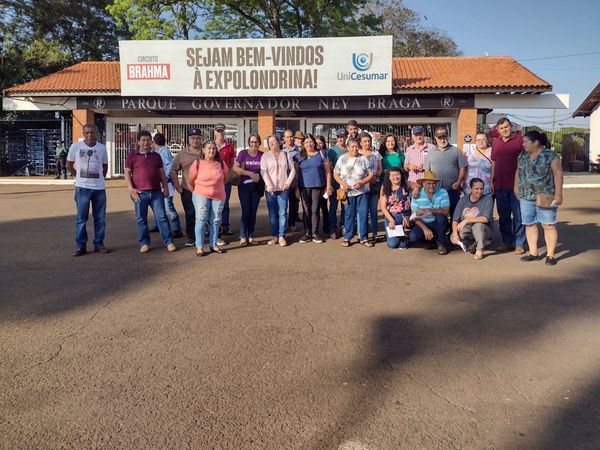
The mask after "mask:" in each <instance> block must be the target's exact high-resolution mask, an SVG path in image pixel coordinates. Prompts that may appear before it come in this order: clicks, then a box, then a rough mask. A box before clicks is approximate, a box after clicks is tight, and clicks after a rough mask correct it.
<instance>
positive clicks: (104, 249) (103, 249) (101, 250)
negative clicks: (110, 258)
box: [94, 245, 110, 254]
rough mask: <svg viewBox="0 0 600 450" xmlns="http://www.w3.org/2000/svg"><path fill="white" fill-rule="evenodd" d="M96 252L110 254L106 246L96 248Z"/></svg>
mask: <svg viewBox="0 0 600 450" xmlns="http://www.w3.org/2000/svg"><path fill="white" fill-rule="evenodd" d="M94 252H96V253H104V254H106V253H110V250H109V249H107V248H106V247H105V246H104V245H99V246H98V247H94Z"/></svg>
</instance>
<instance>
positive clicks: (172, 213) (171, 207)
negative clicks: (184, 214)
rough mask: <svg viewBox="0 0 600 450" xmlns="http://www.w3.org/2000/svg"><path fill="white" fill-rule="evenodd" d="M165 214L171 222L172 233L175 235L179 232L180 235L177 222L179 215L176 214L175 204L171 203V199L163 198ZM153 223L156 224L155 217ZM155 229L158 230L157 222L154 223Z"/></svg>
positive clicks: (179, 224) (179, 225) (179, 226)
mask: <svg viewBox="0 0 600 450" xmlns="http://www.w3.org/2000/svg"><path fill="white" fill-rule="evenodd" d="M165 212H166V213H167V217H168V218H169V220H170V221H171V225H172V226H173V232H174V233H176V232H178V231H179V232H180V233H181V223H180V222H179V214H177V210H176V209H175V204H174V203H173V197H165ZM154 222H156V217H155V218H154ZM156 227H157V228H158V222H157V223H156Z"/></svg>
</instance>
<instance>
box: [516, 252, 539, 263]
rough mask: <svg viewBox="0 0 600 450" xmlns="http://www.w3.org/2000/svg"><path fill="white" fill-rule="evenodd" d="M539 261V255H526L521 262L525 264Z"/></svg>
mask: <svg viewBox="0 0 600 450" xmlns="http://www.w3.org/2000/svg"><path fill="white" fill-rule="evenodd" d="M538 259H540V257H539V255H532V254H529V255H525V256H521V261H523V262H531V261H537V260H538Z"/></svg>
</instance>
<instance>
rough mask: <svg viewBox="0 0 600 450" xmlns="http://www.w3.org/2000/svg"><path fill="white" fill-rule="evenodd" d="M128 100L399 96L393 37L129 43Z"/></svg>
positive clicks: (125, 64)
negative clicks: (394, 73) (394, 87)
mask: <svg viewBox="0 0 600 450" xmlns="http://www.w3.org/2000/svg"><path fill="white" fill-rule="evenodd" d="M119 57H120V62H121V95H123V96H149V95H152V96H169V97H282V96H290V95H293V96H310V97H315V96H320V95H326V96H365V95H390V94H391V93H392V37H391V36H369V37H347V38H311V39H239V40H205V41H201V40H196V41H121V42H119Z"/></svg>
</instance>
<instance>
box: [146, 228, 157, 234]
mask: <svg viewBox="0 0 600 450" xmlns="http://www.w3.org/2000/svg"><path fill="white" fill-rule="evenodd" d="M148 231H150V233H158V227H152V228H150V229H149V230H148Z"/></svg>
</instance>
